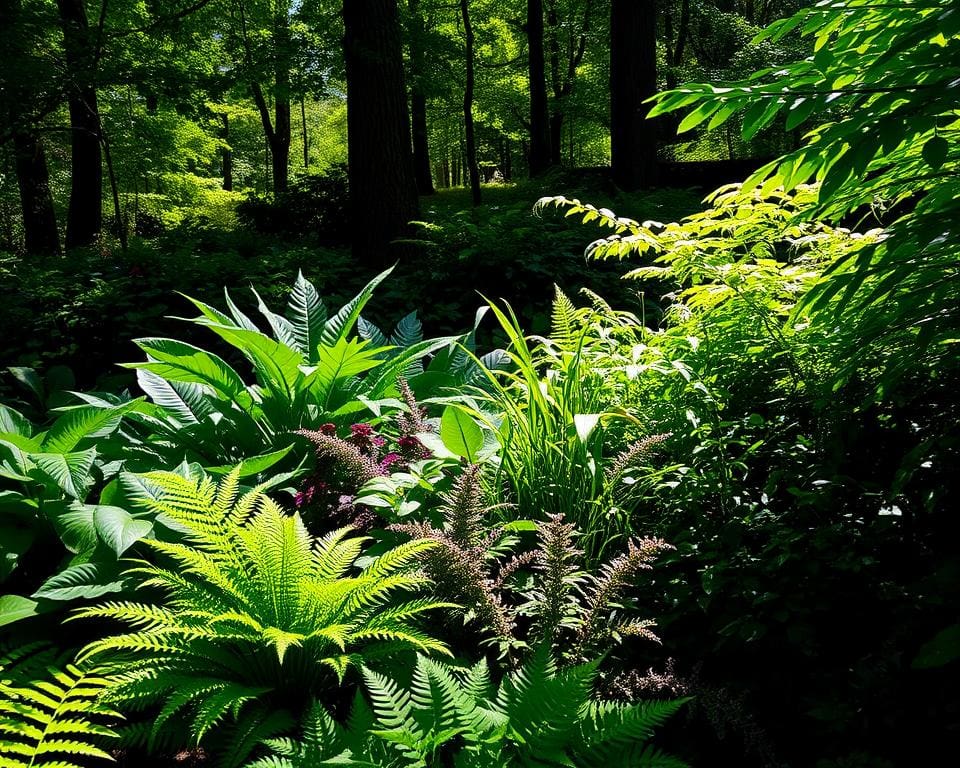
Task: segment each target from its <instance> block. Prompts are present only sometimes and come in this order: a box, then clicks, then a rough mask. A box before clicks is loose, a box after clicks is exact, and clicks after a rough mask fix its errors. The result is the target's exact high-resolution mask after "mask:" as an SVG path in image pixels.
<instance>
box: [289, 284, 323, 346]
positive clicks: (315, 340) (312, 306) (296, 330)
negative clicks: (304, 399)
mask: <svg viewBox="0 0 960 768" xmlns="http://www.w3.org/2000/svg"><path fill="white" fill-rule="evenodd" d="M287 319H288V320H289V321H290V323H291V325H293V335H294V338H295V339H296V341H297V348H298V349H299V351H300V354H302V355H303V356H304V358H305V359H306V360H307V362H308V363H311V364H312V363H313V362H314V360H315V354H316V349H317V346H318V345H319V344H320V335H321V334H322V333H323V324H324V323H325V322H326V321H327V310H326V307H324V306H323V301H322V299H321V298H320V294H319V293H317V289H316V288H314V286H313V283H311V282H310V281H309V280H307V279H306V278H305V277H304V276H303V272H297V281H296V282H295V283H294V284H293V290H292V291H291V292H290V300H289V301H288V303H287Z"/></svg>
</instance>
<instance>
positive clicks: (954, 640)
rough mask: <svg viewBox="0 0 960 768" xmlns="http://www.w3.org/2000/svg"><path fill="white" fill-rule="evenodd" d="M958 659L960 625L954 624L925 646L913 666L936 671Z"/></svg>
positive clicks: (941, 631) (959, 651)
mask: <svg viewBox="0 0 960 768" xmlns="http://www.w3.org/2000/svg"><path fill="white" fill-rule="evenodd" d="M957 659H960V624H952V625H951V626H949V627H947V628H946V629H942V630H940V631H939V632H938V633H937V634H936V635H934V636H933V638H931V639H930V640H929V641H928V642H926V643H924V644H923V646H922V647H921V648H920V650H919V652H918V653H917V655H916V657H915V658H914V660H913V663H912V664H911V666H912V667H913V668H914V669H935V668H937V667H943V666H946V665H947V664H949V663H950V662H952V661H956V660H957Z"/></svg>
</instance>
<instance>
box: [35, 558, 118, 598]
mask: <svg viewBox="0 0 960 768" xmlns="http://www.w3.org/2000/svg"><path fill="white" fill-rule="evenodd" d="M122 589H123V581H122V580H120V579H119V578H118V571H117V569H116V568H114V569H112V570H111V569H107V568H105V567H104V566H103V565H101V564H98V563H79V564H77V565H71V566H70V567H69V568H66V569H65V570H62V571H60V573H57V574H55V575H53V576H51V577H50V578H49V579H47V580H46V581H45V582H44V583H43V584H42V585H41V586H40V589H38V590H37V591H36V592H34V593H33V597H35V598H37V599H38V600H59V601H69V600H92V599H93V598H96V597H102V596H103V595H107V594H110V593H114V592H120V591H121V590H122Z"/></svg>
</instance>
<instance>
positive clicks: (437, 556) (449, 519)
mask: <svg viewBox="0 0 960 768" xmlns="http://www.w3.org/2000/svg"><path fill="white" fill-rule="evenodd" d="M479 473H480V470H479V467H477V466H476V465H473V466H470V467H468V468H467V469H466V470H465V471H464V472H463V474H462V475H460V476H459V477H458V478H457V479H456V480H455V481H454V483H453V487H452V489H451V491H450V492H449V493H447V494H444V495H443V496H442V497H441V498H442V500H443V505H442V507H441V509H440V511H441V514H442V515H443V520H444V525H443V528H442V529H437V528H434V527H433V526H432V525H430V523H428V522H416V523H400V524H396V525H392V526H390V530H394V531H399V532H401V533H404V534H406V535H408V536H410V537H411V538H414V539H429V540H431V541H435V542H437V544H439V546H438V547H435V548H434V549H431V550H428V551H427V552H424V553H423V555H422V563H423V569H424V571H425V572H426V574H427V576H429V577H430V579H431V580H432V581H433V582H434V584H435V588H436V590H437V593H438V595H442V596H443V599H447V600H450V601H451V602H456V603H459V604H461V605H463V606H464V607H466V608H468V609H469V610H472V611H473V613H474V615H475V616H476V618H477V620H478V621H479V622H480V623H481V624H483V625H484V626H485V627H486V628H487V629H489V630H490V631H491V632H492V633H493V635H494V636H495V637H496V638H497V640H499V641H501V642H503V643H506V644H511V643H512V642H513V630H514V617H513V613H512V611H511V610H510V609H509V608H508V607H507V606H506V605H505V604H504V601H503V598H502V597H501V595H500V593H499V588H500V587H501V586H502V584H503V582H504V581H505V580H506V579H507V578H509V576H510V575H512V574H513V573H515V572H516V570H517V569H519V568H520V567H522V566H523V565H524V564H525V563H526V562H529V558H528V559H526V560H525V559H524V558H523V557H520V558H514V559H512V560H511V561H509V562H508V563H506V564H505V565H504V566H503V568H501V569H500V573H499V574H498V575H497V577H494V576H493V575H492V573H491V568H490V564H489V558H488V556H487V552H488V550H489V549H490V548H491V547H492V546H493V545H494V544H495V543H496V542H497V541H498V540H499V539H500V538H501V536H502V533H503V532H502V530H501V529H500V528H494V529H492V530H490V531H484V529H483V519H484V517H485V514H486V512H487V511H488V510H489V508H485V507H484V505H483V490H482V488H481V487H480V474H479Z"/></svg>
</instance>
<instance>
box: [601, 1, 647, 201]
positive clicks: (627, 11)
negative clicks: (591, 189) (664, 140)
mask: <svg viewBox="0 0 960 768" xmlns="http://www.w3.org/2000/svg"><path fill="white" fill-rule="evenodd" d="M656 91H657V4H656V0H612V2H611V10H610V150H611V165H612V171H613V180H614V183H615V184H617V185H618V186H619V187H621V188H622V189H625V190H635V189H640V188H642V187H651V186H653V185H655V184H656V182H657V130H656V125H655V124H654V123H653V122H652V121H649V120H646V116H647V113H648V112H649V107H648V106H647V105H646V104H644V103H643V102H644V101H645V100H646V99H647V98H649V97H650V96H652V95H654V94H655V93H656Z"/></svg>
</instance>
